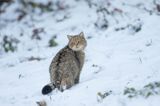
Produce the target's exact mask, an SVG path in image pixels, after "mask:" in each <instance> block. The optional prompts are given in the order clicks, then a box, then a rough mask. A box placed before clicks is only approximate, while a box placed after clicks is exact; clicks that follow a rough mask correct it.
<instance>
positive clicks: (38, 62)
mask: <svg viewBox="0 0 160 106" xmlns="http://www.w3.org/2000/svg"><path fill="white" fill-rule="evenodd" d="M31 1H32V0H31ZM34 1H38V2H39V1H41V0H34ZM155 1H156V3H157V5H158V3H159V5H160V1H158V0H155ZM43 2H45V0H43ZM90 3H91V5H89V4H90ZM60 4H61V5H60V6H62V7H64V8H65V9H57V8H55V11H52V12H47V13H45V14H42V15H38V13H39V10H37V11H36V12H37V13H30V14H29V15H26V16H25V17H24V18H23V19H22V20H21V21H14V20H15V19H17V17H18V15H19V12H16V11H15V10H16V9H17V8H21V5H19V3H18V1H17V0H15V2H14V3H13V4H12V5H10V6H9V7H8V8H7V9H6V12H5V13H3V14H0V42H1V43H0V105H1V106H36V101H40V100H45V101H46V102H47V104H48V106H64V105H65V106H158V105H159V104H160V87H159V88H156V89H158V90H159V91H158V92H159V93H157V94H156V93H155V94H152V95H151V96H150V95H149V97H145V96H144V95H141V94H137V95H136V96H133V97H128V96H127V95H125V94H124V91H125V89H126V88H134V89H136V90H142V91H143V89H144V86H145V85H147V84H149V83H154V82H159V81H160V10H158V9H157V7H156V6H157V5H156V4H155V3H153V0H132V1H131V0H60ZM104 8H105V9H106V8H107V11H108V12H109V13H108V14H107V11H106V10H105V9H104ZM26 10H27V11H29V9H26ZM106 20H107V22H106ZM105 23H106V24H105ZM103 24H105V25H103ZM37 29H38V30H40V29H42V32H40V33H38V35H37V36H39V37H40V40H39V39H38V38H35V36H36V35H35V36H34V30H37ZM81 31H83V32H84V34H85V36H86V39H87V43H88V45H87V48H86V50H85V53H86V59H85V64H84V67H83V70H82V73H81V77H80V83H79V84H77V85H75V86H73V87H72V88H71V89H68V90H65V91H64V92H60V91H58V90H54V91H53V92H52V93H51V94H49V95H46V96H44V95H42V94H41V89H42V87H43V86H44V85H45V84H47V83H48V82H49V71H48V70H49V65H50V62H51V60H52V58H53V57H54V56H55V54H56V53H57V52H58V51H59V50H60V49H61V48H63V47H64V46H65V45H66V44H67V42H68V40H67V36H66V35H67V34H70V35H72V34H78V33H80V32H81ZM4 36H10V37H11V38H16V39H17V40H18V43H17V50H16V51H15V52H8V53H5V52H4V50H3V47H2V45H3V43H2V42H3V38H4ZM53 36H56V38H55V41H56V42H57V43H58V46H55V47H49V46H48V41H49V40H50V39H51V38H52V37H53ZM144 92H145V91H144Z"/></svg>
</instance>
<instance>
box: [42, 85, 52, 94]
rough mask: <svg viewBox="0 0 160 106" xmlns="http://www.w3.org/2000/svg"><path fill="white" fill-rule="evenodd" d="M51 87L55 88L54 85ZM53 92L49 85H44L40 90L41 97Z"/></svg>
mask: <svg viewBox="0 0 160 106" xmlns="http://www.w3.org/2000/svg"><path fill="white" fill-rule="evenodd" d="M53 86H54V87H55V85H54V84H53ZM52 90H53V87H51V86H50V85H45V86H44V87H43V88H42V94H43V95H46V94H48V93H50V92H52Z"/></svg>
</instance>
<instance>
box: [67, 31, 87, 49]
mask: <svg viewBox="0 0 160 106" xmlns="http://www.w3.org/2000/svg"><path fill="white" fill-rule="evenodd" d="M67 37H68V39H69V43H68V45H69V48H71V49H72V50H74V51H81V50H84V48H85V47H86V46H87V42H86V39H85V38H84V34H83V32H81V33H80V34H79V35H74V36H71V35H68V36H67Z"/></svg>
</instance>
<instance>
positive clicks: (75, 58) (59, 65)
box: [42, 32, 87, 95]
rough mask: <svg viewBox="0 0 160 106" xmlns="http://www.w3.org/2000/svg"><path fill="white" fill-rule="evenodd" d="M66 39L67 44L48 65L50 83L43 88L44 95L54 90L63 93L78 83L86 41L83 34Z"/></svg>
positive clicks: (69, 36)
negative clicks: (56, 89)
mask: <svg viewBox="0 0 160 106" xmlns="http://www.w3.org/2000/svg"><path fill="white" fill-rule="evenodd" d="M67 37H68V40H69V43H68V44H67V45H66V46H65V47H64V48H63V49H61V50H60V51H59V52H58V53H57V54H56V56H55V57H54V58H53V60H52V62H51V64H50V68H49V73H50V81H51V83H49V84H47V85H45V86H44V87H43V89H42V94H44V95H45V94H48V93H50V92H51V91H52V90H54V89H55V88H58V89H59V90H60V91H64V90H65V89H69V88H70V87H72V86H73V85H75V84H77V83H79V77H80V73H81V70H82V67H83V64H84V58H85V53H84V52H83V50H84V49H85V47H86V46H87V41H86V39H85V37H84V33H83V32H81V33H80V34H78V35H68V36H67Z"/></svg>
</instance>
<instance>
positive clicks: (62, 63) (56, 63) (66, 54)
mask: <svg viewBox="0 0 160 106" xmlns="http://www.w3.org/2000/svg"><path fill="white" fill-rule="evenodd" d="M74 55H75V53H74V51H73V50H71V49H70V48H69V47H68V46H65V47H64V48H63V49H61V50H60V51H59V52H58V53H57V54H56V56H55V57H54V58H53V60H52V62H51V65H50V69H49V70H50V71H54V70H55V71H56V70H59V69H60V68H62V67H63V68H65V67H68V66H69V65H72V62H73V61H74V60H75V57H74Z"/></svg>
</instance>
